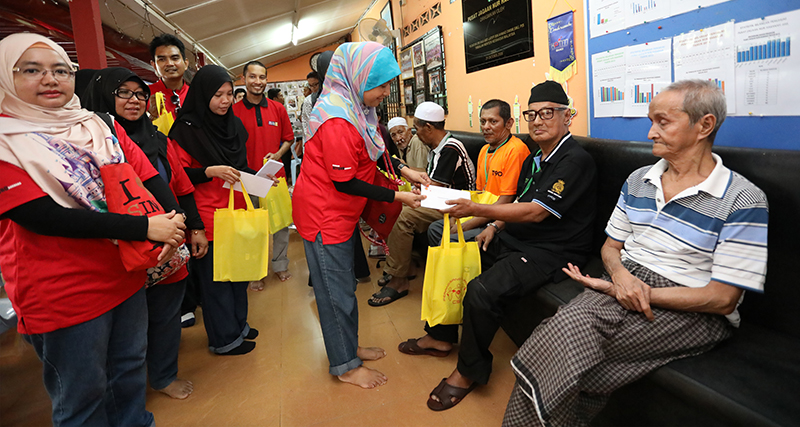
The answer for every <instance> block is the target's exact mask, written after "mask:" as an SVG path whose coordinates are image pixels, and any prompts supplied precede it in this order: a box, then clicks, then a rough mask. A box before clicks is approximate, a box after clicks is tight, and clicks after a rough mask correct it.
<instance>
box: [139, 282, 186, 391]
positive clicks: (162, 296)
mask: <svg viewBox="0 0 800 427" xmlns="http://www.w3.org/2000/svg"><path fill="white" fill-rule="evenodd" d="M185 290H186V279H183V280H179V281H177V282H175V283H168V284H163V285H162V284H159V285H155V286H152V287H150V288H149V289H147V291H146V293H147V312H148V321H149V322H148V326H147V376H148V377H149V378H150V387H153V388H154V389H156V390H161V389H162V388H164V387H166V386H168V385H170V384H172V382H173V381H175V379H176V378H177V377H178V347H180V344H181V302H182V301H183V294H184V291H185Z"/></svg>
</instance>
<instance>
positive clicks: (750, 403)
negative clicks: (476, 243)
mask: <svg viewBox="0 0 800 427" xmlns="http://www.w3.org/2000/svg"><path fill="white" fill-rule="evenodd" d="M453 136H454V137H456V138H457V139H459V140H461V141H462V142H463V143H464V144H465V146H466V147H467V150H468V151H469V153H470V155H471V156H472V158H473V160H474V161H476V163H477V157H478V153H479V151H480V148H481V146H483V144H484V140H483V137H482V136H481V134H479V133H466V132H453ZM518 136H519V137H520V138H522V139H523V140H525V141H526V143H528V144H529V146H531V148H532V149H531V151H532V152H533V151H534V149H535V148H536V147H535V146H534V145H533V144H532V143H531V141H530V138H528V136H527V135H518ZM576 139H577V140H578V142H579V143H580V144H581V145H582V146H583V147H584V148H585V149H586V150H587V151H588V152H589V153H590V154H591V155H592V156H593V157H594V159H595V161H596V162H597V170H598V179H599V181H598V192H599V194H598V198H597V201H598V205H597V218H598V220H597V222H596V225H595V234H596V237H595V254H596V255H597V256H596V257H594V258H593V259H592V260H591V261H589V263H588V265H587V266H585V268H584V271H585V272H587V273H589V274H592V275H593V276H597V275H599V274H600V273H602V270H603V267H602V263H601V262H600V259H599V254H600V247H601V246H602V244H603V242H604V241H605V233H604V231H603V230H604V228H605V223H606V221H607V220H608V217H609V216H610V214H611V211H612V209H613V207H614V205H615V203H616V201H617V198H618V196H619V191H620V189H621V187H622V183H623V182H624V180H625V179H626V178H627V177H628V175H629V174H630V173H631V172H633V171H634V170H635V169H637V168H639V167H641V166H644V165H648V164H653V163H655V162H656V161H657V160H658V159H657V158H656V157H654V156H653V155H652V153H651V143H644V142H631V141H616V140H603V139H595V138H585V137H576ZM714 151H715V152H716V153H717V154H719V155H720V156H721V157H722V159H723V162H724V164H725V165H726V166H728V167H729V168H730V169H732V170H734V171H736V172H739V173H740V174H742V175H743V176H745V177H746V178H748V179H749V180H750V181H752V182H753V183H754V184H756V185H757V186H758V187H760V188H761V189H762V190H763V191H764V192H765V193H766V194H767V198H768V200H769V207H770V223H769V243H768V244H769V264H768V272H767V280H766V284H765V292H764V293H763V294H758V293H755V292H746V294H745V298H744V302H743V303H742V305H741V306H740V307H739V311H740V313H741V315H742V325H741V327H740V328H739V329H738V330H736V332H735V333H734V336H733V338H731V339H730V340H728V341H726V342H724V343H722V344H720V345H719V346H717V347H716V348H715V349H713V350H711V351H709V352H708V353H705V354H703V355H700V356H698V357H692V358H687V359H682V360H678V361H675V362H672V363H670V364H668V365H666V366H664V367H662V368H660V369H658V370H656V371H654V372H652V373H651V374H649V375H647V376H645V377H644V378H642V379H641V380H639V381H636V382H634V383H632V384H630V385H628V386H625V387H623V388H621V389H620V390H618V391H617V392H615V393H614V394H613V395H612V398H611V400H610V402H609V403H608V405H607V406H606V408H605V409H604V410H603V412H602V413H601V414H600V415H599V416H598V417H597V418H596V419H595V420H594V422H593V424H594V425H602V426H606V425H607V426H611V425H613V426H645V425H653V426H676V425H680V426H793V425H794V426H800V306H799V305H800V279H798V277H800V273H798V272H796V270H795V268H796V267H797V266H796V265H795V264H794V263H798V264H799V265H800V224H798V223H797V217H798V213H800V151H784V150H761V149H749V148H732V147H721V146H717V147H715V148H714ZM582 291H583V289H582V286H581V285H579V284H578V283H576V282H574V281H572V280H570V279H568V278H566V276H562V277H557V278H556V279H555V283H551V284H548V285H546V286H544V287H543V288H542V289H540V290H539V291H538V292H537V293H536V294H534V295H530V296H528V297H527V298H524V299H522V300H521V301H520V302H519V303H517V304H516V305H515V306H514V307H512V308H511V309H510V310H509V311H508V313H507V316H506V319H505V321H504V323H503V325H502V327H503V329H504V330H505V331H506V333H507V334H508V336H509V337H511V339H512V340H513V341H514V342H515V343H516V344H517V345H518V346H519V345H522V343H524V342H525V340H526V339H527V338H528V337H529V336H530V334H531V332H532V331H533V329H534V328H535V327H536V325H538V324H539V322H541V320H542V319H544V318H547V317H550V316H552V315H553V314H554V313H555V311H556V309H557V308H558V307H559V306H560V305H562V304H565V303H567V302H568V301H569V300H571V299H572V298H574V297H575V296H576V295H578V293H580V292H582Z"/></svg>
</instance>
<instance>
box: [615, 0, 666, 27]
mask: <svg viewBox="0 0 800 427" xmlns="http://www.w3.org/2000/svg"><path fill="white" fill-rule="evenodd" d="M671 7H672V6H671V1H670V0H625V6H624V8H623V11H624V13H625V24H626V26H628V27H632V26H634V25H639V24H644V23H646V22H650V21H655V20H656V19H662V18H666V17H668V16H670V10H671Z"/></svg>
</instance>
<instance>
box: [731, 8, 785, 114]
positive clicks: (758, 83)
mask: <svg viewBox="0 0 800 427" xmlns="http://www.w3.org/2000/svg"><path fill="white" fill-rule="evenodd" d="M735 31H736V92H737V98H736V112H737V115H750V114H753V115H762V114H763V115H771V116H794V115H800V103H798V102H797V100H798V99H800V85H798V84H797V76H798V75H799V74H798V72H800V59H798V54H797V53H796V52H792V49H791V43H792V41H793V40H798V39H800V37H799V36H800V10H795V11H792V12H787V13H781V14H778V15H772V16H768V17H766V18H761V19H753V20H751V21H744V22H737V23H736V24H735Z"/></svg>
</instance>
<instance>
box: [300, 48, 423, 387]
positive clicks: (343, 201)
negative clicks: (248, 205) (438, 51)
mask: <svg viewBox="0 0 800 427" xmlns="http://www.w3.org/2000/svg"><path fill="white" fill-rule="evenodd" d="M399 74H400V68H399V67H398V65H397V61H396V60H395V59H394V55H392V53H391V51H390V50H389V49H387V48H385V47H383V46H382V45H380V44H378V43H372V42H367V43H345V44H342V45H341V46H339V47H338V48H337V49H336V52H335V53H334V54H333V58H332V59H331V64H330V67H329V68H328V72H327V74H326V77H325V89H324V90H323V92H322V94H321V95H320V97H319V100H318V102H317V104H316V105H315V106H314V110H313V112H312V113H311V116H310V119H309V138H310V139H309V140H308V142H306V145H305V150H306V151H305V155H304V157H303V173H302V174H300V176H299V177H298V180H297V184H296V186H295V190H294V193H293V196H292V208H293V209H292V210H293V215H294V221H295V225H296V226H297V231H298V233H300V236H301V237H302V238H303V244H304V246H305V251H306V260H307V262H308V270H309V276H310V277H311V282H312V283H313V285H314V286H313V288H314V294H315V296H316V301H317V309H318V311H319V318H320V324H321V326H322V335H323V338H324V340H325V350H326V352H327V354H328V361H329V364H330V370H329V372H330V373H331V374H332V375H336V376H337V377H338V378H339V379H340V380H341V381H343V382H347V383H351V384H355V385H358V386H361V387H363V388H373V387H377V386H379V385H382V384H384V383H385V382H386V377H385V376H384V375H383V374H382V373H380V372H378V371H376V370H374V369H370V368H367V367H365V366H363V365H362V363H363V362H362V361H363V360H377V359H380V358H382V357H384V356H385V355H386V352H385V351H384V350H383V349H380V348H377V347H370V348H363V347H360V346H359V345H358V307H357V301H356V296H355V290H356V277H355V273H354V272H353V246H354V244H355V241H356V239H359V238H360V237H359V233H358V230H357V225H358V218H359V217H360V215H361V212H362V211H363V210H364V206H365V205H366V203H367V198H370V199H374V200H380V201H385V202H393V201H399V202H402V203H405V204H407V205H409V206H412V207H418V206H419V202H420V200H421V199H422V198H423V197H422V196H420V195H419V194H418V193H410V192H402V193H401V192H396V191H391V190H389V189H387V188H384V187H380V186H376V185H373V184H372V183H373V179H374V177H375V167H376V165H377V160H378V159H379V158H380V157H381V155H382V154H383V152H384V150H385V144H384V141H383V138H382V137H381V135H380V132H379V131H378V127H377V124H378V120H377V117H376V114H375V107H377V106H378V105H379V104H380V103H381V101H383V99H384V98H385V97H386V96H388V95H389V84H390V82H391V80H392V79H393V78H395V77H397V75H399ZM394 166H395V168H396V169H398V170H400V169H401V166H400V165H399V161H398V162H397V164H395V165H394ZM400 173H401V174H402V175H403V176H404V177H406V178H407V179H408V180H409V181H411V182H414V183H423V184H430V180H429V179H428V177H427V175H425V174H424V173H421V172H416V171H412V170H411V169H409V168H405V169H401V171H400Z"/></svg>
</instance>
